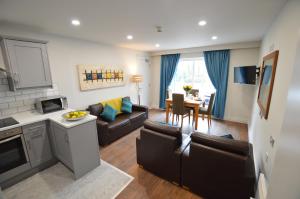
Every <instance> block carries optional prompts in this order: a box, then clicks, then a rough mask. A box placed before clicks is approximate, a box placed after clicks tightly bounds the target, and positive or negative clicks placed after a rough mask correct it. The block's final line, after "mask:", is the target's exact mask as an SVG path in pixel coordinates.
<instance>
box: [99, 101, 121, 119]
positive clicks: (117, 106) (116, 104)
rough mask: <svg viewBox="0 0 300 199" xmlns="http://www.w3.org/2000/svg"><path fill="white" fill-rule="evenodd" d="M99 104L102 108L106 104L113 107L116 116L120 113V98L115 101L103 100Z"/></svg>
mask: <svg viewBox="0 0 300 199" xmlns="http://www.w3.org/2000/svg"><path fill="white" fill-rule="evenodd" d="M101 104H102V105H103V106H105V105H106V104H108V105H110V106H111V107H113V109H115V110H116V111H117V115H118V114H120V113H122V111H121V108H122V97H118V98H115V99H110V100H105V101H103V102H101Z"/></svg>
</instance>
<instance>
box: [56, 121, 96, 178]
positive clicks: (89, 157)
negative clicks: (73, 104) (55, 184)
mask: <svg viewBox="0 0 300 199" xmlns="http://www.w3.org/2000/svg"><path fill="white" fill-rule="evenodd" d="M50 129H51V136H52V139H53V146H54V151H55V156H56V157H57V158H58V159H59V160H60V161H61V162H62V163H64V164H65V165H66V166H67V167H68V168H69V169H71V170H72V171H73V173H74V176H75V179H78V178H80V177H81V176H83V175H84V174H86V173H88V172H89V171H91V170H93V169H94V168H96V167H98V166H99V165H100V155H99V146H98V135H97V129H96V120H93V121H89V122H86V123H83V124H79V125H77V126H74V127H71V128H65V127H63V126H61V125H60V124H57V123H56V122H53V121H51V122H50Z"/></svg>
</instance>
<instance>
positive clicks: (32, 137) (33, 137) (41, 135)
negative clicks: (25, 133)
mask: <svg viewBox="0 0 300 199" xmlns="http://www.w3.org/2000/svg"><path fill="white" fill-rule="evenodd" d="M38 137H43V134H42V133H39V134H35V135H32V136H30V138H31V139H35V138H38Z"/></svg>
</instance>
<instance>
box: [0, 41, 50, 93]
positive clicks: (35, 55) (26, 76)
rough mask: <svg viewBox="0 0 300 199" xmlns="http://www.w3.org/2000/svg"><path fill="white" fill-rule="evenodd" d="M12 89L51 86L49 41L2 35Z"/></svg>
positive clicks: (5, 62)
mask: <svg viewBox="0 0 300 199" xmlns="http://www.w3.org/2000/svg"><path fill="white" fill-rule="evenodd" d="M1 38H2V40H1V49H2V54H3V59H4V64H5V67H6V71H7V75H8V82H9V87H10V90H12V91H15V90H19V89H28V88H37V87H51V86H52V80H51V72H50V66H49V61H48V53H47V42H45V41H39V40H28V39H21V38H13V37H3V36H2V37H1Z"/></svg>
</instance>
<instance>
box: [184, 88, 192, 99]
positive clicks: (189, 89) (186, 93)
mask: <svg viewBox="0 0 300 199" xmlns="http://www.w3.org/2000/svg"><path fill="white" fill-rule="evenodd" d="M192 88H193V87H192V86H191V85H185V86H183V90H184V91H185V96H186V97H187V96H188V95H189V93H190V91H191V90H192Z"/></svg>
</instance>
